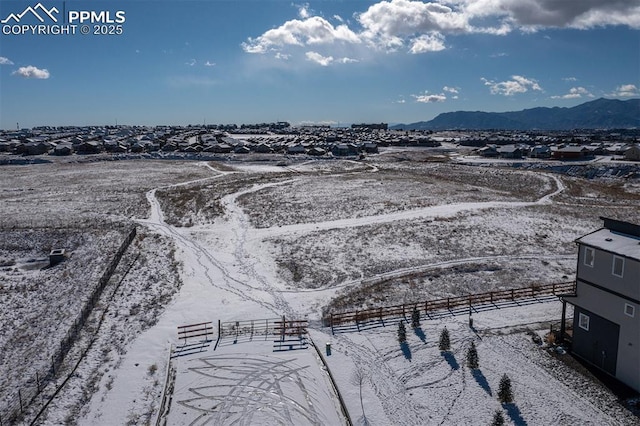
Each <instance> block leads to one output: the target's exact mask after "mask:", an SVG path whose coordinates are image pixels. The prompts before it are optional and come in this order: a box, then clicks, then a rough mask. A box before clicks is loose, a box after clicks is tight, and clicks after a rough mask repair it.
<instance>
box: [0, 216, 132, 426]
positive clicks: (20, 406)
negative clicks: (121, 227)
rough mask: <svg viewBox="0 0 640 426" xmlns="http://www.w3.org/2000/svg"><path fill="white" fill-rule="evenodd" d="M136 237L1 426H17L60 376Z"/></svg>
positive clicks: (1, 417) (4, 413) (1, 415)
mask: <svg viewBox="0 0 640 426" xmlns="http://www.w3.org/2000/svg"><path fill="white" fill-rule="evenodd" d="M135 237H136V228H135V226H134V227H132V228H131V230H130V231H129V233H128V235H127V237H126V238H125V240H124V241H123V242H122V244H121V245H120V247H119V248H118V250H117V252H116V253H115V254H114V256H113V258H112V259H111V262H110V263H109V265H107V268H106V269H105V271H104V273H103V274H102V276H101V277H100V279H99V280H98V284H97V285H96V287H95V288H94V289H93V291H92V293H91V296H90V297H89V298H88V299H87V301H86V302H85V304H84V306H83V308H82V310H81V311H80V313H79V314H78V316H77V317H76V319H75V320H74V321H73V324H71V326H70V327H69V330H68V331H67V333H66V335H65V336H64V338H63V339H62V341H61V342H60V344H59V345H58V346H57V347H56V348H55V350H54V353H53V355H52V356H51V364H50V366H49V367H48V368H47V369H44V370H42V371H39V372H36V373H35V375H34V377H33V378H31V379H30V380H28V381H26V382H25V385H24V386H23V387H21V388H18V391H17V393H16V394H15V396H14V397H13V398H11V400H10V402H9V404H7V406H6V407H3V408H0V426H6V425H11V424H14V423H15V422H17V421H18V419H19V418H20V416H22V415H23V414H24V412H25V410H26V409H27V407H28V406H29V405H30V404H31V403H32V402H33V400H34V399H35V398H36V397H37V396H38V394H39V393H40V392H41V391H42V390H43V389H44V388H45V386H46V385H47V384H48V383H49V382H50V381H51V380H53V379H54V378H55V377H56V373H57V372H58V371H59V369H60V367H61V366H62V362H63V361H64V358H65V356H66V355H67V353H68V352H69V350H70V349H71V346H72V345H73V344H74V343H75V341H76V340H77V338H78V335H79V333H80V330H81V329H82V327H83V326H84V324H85V322H86V321H87V319H88V318H89V315H90V314H91V312H92V311H93V308H94V307H95V305H96V303H97V302H98V299H99V298H100V296H101V295H102V291H103V290H104V288H105V287H106V285H107V283H108V282H109V280H110V279H111V276H112V275H113V272H114V271H115V269H116V267H117V266H118V264H119V263H120V259H122V256H123V255H124V252H125V251H126V250H127V249H128V248H129V245H130V244H131V242H132V241H133V239H134V238H135Z"/></svg>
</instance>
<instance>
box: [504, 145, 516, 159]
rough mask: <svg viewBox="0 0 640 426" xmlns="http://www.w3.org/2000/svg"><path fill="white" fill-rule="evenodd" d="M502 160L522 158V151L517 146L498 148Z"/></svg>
mask: <svg viewBox="0 0 640 426" xmlns="http://www.w3.org/2000/svg"><path fill="white" fill-rule="evenodd" d="M498 155H499V156H500V158H511V159H514V158H522V149H521V148H520V147H517V146H515V145H504V146H501V147H499V148H498Z"/></svg>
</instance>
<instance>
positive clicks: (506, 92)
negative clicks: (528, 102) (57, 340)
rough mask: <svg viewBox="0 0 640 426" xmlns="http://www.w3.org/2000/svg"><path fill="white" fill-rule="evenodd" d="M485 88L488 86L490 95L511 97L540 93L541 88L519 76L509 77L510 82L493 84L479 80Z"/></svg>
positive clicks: (534, 81) (531, 80)
mask: <svg viewBox="0 0 640 426" xmlns="http://www.w3.org/2000/svg"><path fill="white" fill-rule="evenodd" d="M481 80H482V81H483V82H484V85H485V86H489V89H490V90H491V94H492V95H503V96H513V95H515V94H516V93H525V92H528V91H529V90H538V91H542V87H540V85H539V84H538V82H537V81H536V80H533V79H529V78H526V77H523V76H520V75H513V76H511V80H507V81H501V82H495V81H491V80H487V79H486V78H481Z"/></svg>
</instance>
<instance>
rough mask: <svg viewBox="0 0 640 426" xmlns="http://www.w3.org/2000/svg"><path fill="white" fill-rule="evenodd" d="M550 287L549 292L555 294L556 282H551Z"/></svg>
mask: <svg viewBox="0 0 640 426" xmlns="http://www.w3.org/2000/svg"><path fill="white" fill-rule="evenodd" d="M551 288H552V290H551V293H552V294H556V283H553V286H552V287H551Z"/></svg>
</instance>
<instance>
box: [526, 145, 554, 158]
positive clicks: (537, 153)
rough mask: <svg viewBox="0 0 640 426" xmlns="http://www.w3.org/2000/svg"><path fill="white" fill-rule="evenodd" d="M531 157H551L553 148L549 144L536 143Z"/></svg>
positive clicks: (530, 154)
mask: <svg viewBox="0 0 640 426" xmlns="http://www.w3.org/2000/svg"><path fill="white" fill-rule="evenodd" d="M529 156H530V157H531V158H549V157H551V148H550V147H549V145H536V146H534V147H533V148H531V151H530V152H529Z"/></svg>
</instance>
